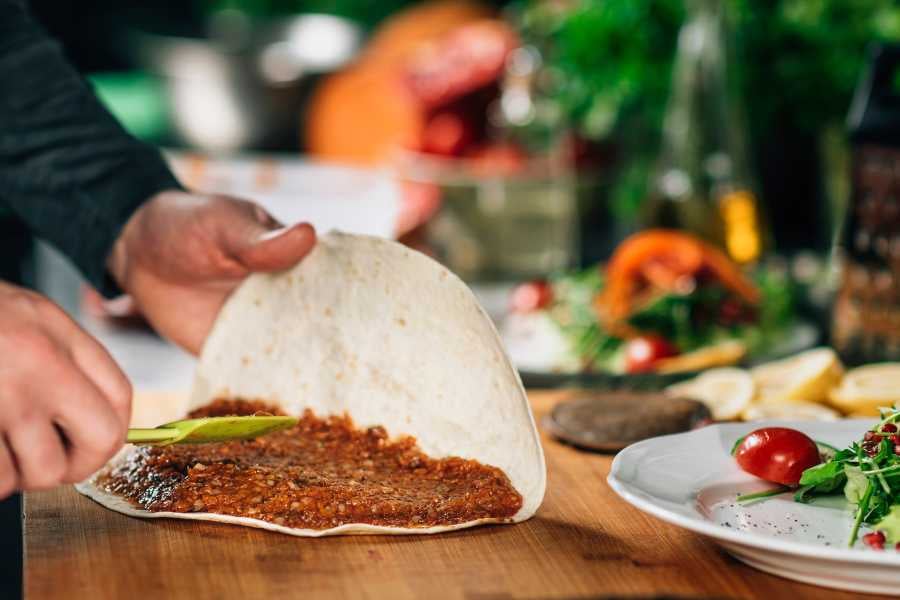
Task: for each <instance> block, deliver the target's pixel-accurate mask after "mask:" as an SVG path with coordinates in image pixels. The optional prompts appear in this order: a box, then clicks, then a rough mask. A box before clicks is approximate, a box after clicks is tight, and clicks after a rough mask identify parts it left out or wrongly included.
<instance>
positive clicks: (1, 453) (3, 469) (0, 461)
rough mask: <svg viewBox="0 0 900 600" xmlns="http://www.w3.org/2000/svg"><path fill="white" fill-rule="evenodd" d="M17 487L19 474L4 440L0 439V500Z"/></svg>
mask: <svg viewBox="0 0 900 600" xmlns="http://www.w3.org/2000/svg"><path fill="white" fill-rule="evenodd" d="M18 486H19V474H18V472H17V471H16V463H15V461H14V460H13V457H12V452H10V449H9V447H8V446H7V445H6V440H5V439H3V438H2V437H0V500H2V499H3V498H6V497H7V496H9V495H10V494H12V493H13V492H14V491H16V488H18Z"/></svg>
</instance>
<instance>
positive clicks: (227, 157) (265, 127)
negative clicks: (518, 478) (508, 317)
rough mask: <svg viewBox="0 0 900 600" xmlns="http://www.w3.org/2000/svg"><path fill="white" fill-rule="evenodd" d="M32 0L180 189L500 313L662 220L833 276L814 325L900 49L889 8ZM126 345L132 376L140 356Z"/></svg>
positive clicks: (58, 267)
mask: <svg viewBox="0 0 900 600" xmlns="http://www.w3.org/2000/svg"><path fill="white" fill-rule="evenodd" d="M31 6H32V9H33V11H34V12H35V14H36V16H37V17H38V19H39V20H40V21H41V22H42V23H43V24H44V25H45V26H46V28H47V29H48V30H49V31H50V32H51V34H52V35H54V36H55V37H57V38H58V39H59V40H60V41H61V42H62V43H63V45H64V47H65V48H66V51H67V52H68V55H69V56H70V58H71V60H72V61H73V62H74V63H75V65H76V66H77V67H78V68H79V69H80V70H81V71H83V72H84V73H85V74H86V76H87V77H88V78H89V79H90V81H91V82H92V84H93V85H94V87H95V89H96V91H97V93H98V95H99V96H100V97H101V99H102V100H103V101H104V102H105V103H106V104H107V106H108V107H109V108H110V110H111V111H112V112H113V113H114V114H115V115H116V116H117V117H118V118H119V119H120V120H121V121H122V122H123V123H124V124H125V126H126V128H127V129H129V130H130V131H131V132H132V133H133V134H134V135H136V136H137V137H140V138H142V139H144V140H147V141H149V142H151V143H153V144H156V145H158V146H160V147H161V148H162V149H163V150H164V152H165V154H166V156H167V158H168V159H169V160H170V162H171V164H172V166H173V168H174V170H175V171H176V173H177V174H178V176H179V177H180V179H181V180H182V182H183V183H184V184H185V185H186V186H187V187H190V188H194V189H198V190H200V191H210V192H224V193H231V194H235V195H240V196H244V197H248V198H251V199H254V200H256V201H259V202H261V203H262V204H263V205H264V206H266V207H267V208H268V209H269V210H270V211H271V212H273V214H274V215H275V216H276V217H278V218H279V219H281V220H283V221H285V222H293V221H298V220H310V221H312V222H313V223H314V224H315V225H316V226H317V227H318V228H319V229H320V230H327V229H330V228H332V227H335V228H340V229H344V230H349V231H355V232H363V233H370V234H374V235H381V236H388V237H395V238H398V239H400V240H401V241H403V242H405V243H407V244H409V245H411V246H413V247H415V248H418V249H420V250H423V251H425V252H427V253H429V254H431V255H433V256H434V257H436V258H437V259H439V260H441V261H443V262H445V263H446V264H447V265H448V266H450V267H451V268H452V269H453V270H454V271H456V272H457V273H459V274H460V275H461V276H462V277H463V278H464V279H466V280H467V281H468V282H470V283H471V284H473V285H474V286H475V288H476V290H477V291H478V293H479V294H480V296H481V297H482V300H483V301H484V302H485V304H486V305H487V306H488V310H489V312H491V313H492V314H493V316H495V317H497V318H498V320H499V319H502V317H503V313H504V312H505V311H507V310H508V294H509V290H510V288H511V286H512V285H513V284H514V283H516V282H521V281H528V280H543V279H546V278H548V277H553V276H554V275H555V274H559V273H566V272H573V269H579V268H582V267H590V266H592V265H596V264H597V263H598V262H602V261H604V260H605V259H607V258H608V257H609V256H610V254H611V252H612V251H613V250H614V249H615V248H616V247H617V246H618V244H619V243H620V242H621V241H622V240H623V239H625V238H626V237H627V236H628V235H629V234H631V233H633V232H635V231H637V230H640V229H643V228H647V227H660V226H664V227H673V228H679V229H683V230H685V231H688V232H690V233H692V234H695V235H697V236H699V237H701V238H703V239H706V240H707V241H710V242H712V243H713V244H715V245H718V246H719V247H720V248H722V249H723V251H725V252H726V253H727V255H728V256H729V257H730V258H731V259H732V260H733V261H734V262H735V263H737V264H740V265H744V266H747V267H750V268H755V267H754V266H755V265H759V264H761V261H763V260H768V257H772V256H777V257H778V258H779V260H782V261H784V260H787V261H788V263H783V264H787V265H788V268H789V269H792V270H791V273H792V275H796V276H797V277H798V278H800V279H802V278H804V277H805V278H806V279H807V283H810V282H811V283H814V284H816V283H821V282H823V281H825V282H826V284H827V285H826V286H825V287H826V288H827V289H825V290H824V291H823V290H819V296H818V297H817V298H818V301H819V307H818V308H819V314H818V316H815V317H814V320H816V319H818V321H819V330H820V331H823V330H827V329H828V320H829V317H828V314H827V313H828V311H829V310H830V304H831V302H832V299H833V298H834V294H835V291H836V290H837V289H838V287H840V286H839V284H838V283H837V282H836V280H831V281H830V283H829V282H828V281H826V280H827V274H828V264H829V256H830V253H831V250H832V248H833V247H834V246H835V241H836V240H838V239H840V237H839V234H838V232H839V230H840V226H841V224H842V223H843V222H844V215H845V214H846V213H847V204H848V202H850V198H851V197H853V196H852V192H851V189H852V188H853V185H852V183H853V181H852V180H853V178H852V177H851V172H852V168H851V165H852V164H853V156H854V148H855V146H854V143H855V142H854V140H856V141H859V140H860V139H863V138H864V137H865V135H864V132H863V130H867V129H868V130H873V129H874V130H876V131H879V130H890V127H887V128H886V129H885V127H884V126H883V124H884V123H891V122H894V123H896V122H897V119H898V118H900V117H897V115H898V114H900V113H897V112H896V111H895V112H894V113H892V114H893V115H894V116H891V114H888V116H887V117H886V119H887V120H882V121H880V123H881V125H879V120H878V119H881V118H882V117H884V114H882V113H883V112H884V111H881V112H879V111H880V109H878V110H875V109H873V108H872V107H873V106H875V104H878V103H872V102H869V100H870V99H871V98H872V97H877V98H882V99H883V98H891V99H893V100H896V99H897V97H898V96H897V94H898V93H900V77H897V76H895V75H891V73H893V72H894V71H892V70H890V69H888V70H885V69H882V70H883V71H884V73H888V75H887V76H885V77H882V76H879V78H877V79H878V81H877V84H878V86H880V89H881V91H878V90H875V91H873V86H872V85H870V83H871V81H869V84H867V83H866V81H867V80H871V79H872V76H871V73H873V72H874V69H875V63H876V62H877V61H878V60H881V61H882V63H884V62H885V61H887V62H888V63H890V64H889V65H888V67H891V68H892V65H894V64H895V63H897V62H898V61H897V57H896V48H895V47H894V46H892V44H893V43H896V42H900V6H898V5H897V4H896V3H895V2H893V1H891V0H852V1H851V0H832V1H825V0H768V1H765V2H759V1H749V0H627V1H626V0H513V1H510V2H499V1H495V2H477V1H475V0H471V1H459V0H431V1H427V2H412V1H408V0H386V1H379V2H372V1H367V0H181V1H179V2H173V1H171V0H158V1H155V2H146V3H120V2H112V1H110V0H82V1H79V2H74V1H71V2H70V1H65V0H55V1H53V2H51V1H48V0H33V1H32V2H31ZM892 52H893V53H894V54H891V53H892ZM879 57H880V58H879ZM883 66H884V65H883ZM867 78H868V79H867ZM876 87H877V86H876ZM856 90H858V91H856ZM885 90H887V91H886V92H885ZM855 91H856V94H857V101H856V104H857V105H858V107H857V113H858V114H857V117H856V120H855V121H854V120H853V119H850V120H849V121H848V114H849V112H850V107H851V100H852V99H853V97H854V93H855ZM873 94H874V96H873ZM885 94H887V95H885ZM881 104H883V102H882V103H881ZM881 104H878V106H881ZM887 104H888V105H890V106H894V108H896V107H897V104H898V103H896V102H894V103H893V104H891V102H888V103H887ZM890 106H888V113H890ZM875 108H878V107H877V106H875ZM863 113H865V114H866V115H868V116H867V118H866V119H862V116H861V115H862V114H863ZM876 113H877V115H881V116H880V117H879V118H878V119H875V121H874V122H873V121H872V119H871V118H870V117H871V116H872V115H873V114H876ZM892 119H893V121H892ZM863 120H865V121H866V122H865V123H863ZM873 123H875V124H874V125H873ZM861 132H863V133H861ZM876 137H877V136H876ZM889 142H890V143H892V144H895V145H896V144H897V143H898V142H897V140H896V138H893V141H890V140H889ZM879 160H882V159H881V158H877V157H876V161H879ZM882 163H884V161H882ZM879 164H881V163H879ZM884 165H887V166H886V167H885V168H887V169H888V170H890V169H893V168H895V167H893V166H891V164H889V163H884ZM898 172H900V169H898ZM888 195H890V194H888ZM891 198H893V197H891ZM891 198H888V201H889V202H888V203H889V204H891V205H893V199H891ZM882 200H884V198H882ZM850 212H851V213H853V211H850ZM876 212H877V210H876ZM895 212H896V211H895ZM854 214H855V213H854ZM872 214H875V213H872ZM878 214H881V213H878ZM891 214H893V213H891ZM873 218H874V219H875V221H877V220H878V217H877V215H875V217H873ZM858 225H859V224H854V225H853V227H854V228H856V227H857V226H858ZM863 229H865V227H863ZM852 233H853V235H856V234H857V233H859V232H858V231H857V230H856V229H854V230H853V232H852ZM863 233H866V232H865V231H863ZM866 235H868V233H866ZM845 237H846V236H845ZM857 237H858V236H857ZM854 239H855V238H854ZM866 239H867V240H868V238H866ZM873 239H874V238H873ZM866 243H869V242H868V241H867V242H866ZM885 243H887V241H885ZM866 248H868V246H866ZM898 248H900V246H898ZM863 250H865V248H863ZM898 255H900V253H898ZM885 256H887V255H885ZM882 259H884V257H882ZM885 260H886V259H885ZM790 261H793V262H790ZM798 261H799V262H798ZM883 263H884V260H882V264H881V266H880V267H879V268H881V267H884V264H883ZM37 266H38V268H37V281H38V284H39V287H40V288H42V289H43V291H45V292H48V293H49V294H50V295H51V296H52V297H54V298H56V299H57V300H59V301H60V302H62V303H63V304H64V305H65V306H67V307H68V308H70V309H72V310H75V311H77V310H78V305H79V302H80V301H81V300H82V297H81V296H80V294H79V292H78V287H79V284H78V278H77V276H76V275H75V274H74V273H73V272H72V271H71V269H69V268H68V267H67V266H66V265H65V261H64V260H62V259H61V258H60V257H59V256H57V255H55V253H54V252H52V251H51V250H48V249H47V248H46V247H42V248H41V249H40V251H39V253H38V260H37ZM766 268H767V269H768V268H769V267H768V266H767V267H766ZM882 270H883V269H882ZM812 280H815V281H812ZM860 281H862V280H860ZM892 281H893V280H892ZM892 285H893V284H892ZM845 287H846V286H845ZM857 287H860V286H857ZM866 287H867V284H866V283H865V282H863V283H862V284H861V287H860V289H863V288H866ZM889 287H890V286H889ZM894 287H896V286H894ZM894 287H891V288H890V289H891V290H893V289H894ZM813 292H815V290H813ZM893 293H894V292H893V291H890V290H888V295H890V294H893ZM813 296H814V299H815V294H813ZM898 297H900V295H898ZM83 299H85V300H87V305H86V306H87V309H88V311H87V312H89V313H90V312H92V311H93V312H94V313H96V314H98V315H102V314H103V312H104V311H103V308H102V307H101V306H100V304H99V300H98V298H97V297H95V296H92V295H91V294H90V293H88V294H87V295H86V296H85V297H84V298H83ZM586 302H587V301H586ZM889 303H890V304H891V306H893V305H894V304H895V302H894V300H893V296H891V298H890V299H889ZM892 310H893V309H892ZM863 312H865V311H863ZM894 329H897V328H894ZM892 335H893V334H892ZM101 337H102V336H101ZM898 340H900V337H898ZM106 341H107V343H108V344H110V345H115V343H116V342H115V338H110V340H106ZM154 343H155V342H154ZM125 354H126V355H127V354H134V356H136V357H138V358H136V359H135V366H134V369H133V370H132V371H130V374H131V375H132V376H134V372H135V371H140V369H141V367H140V365H141V364H144V363H147V362H148V361H146V360H145V358H146V357H145V355H144V353H141V352H136V353H129V352H127V353H125ZM125 362H126V363H127V362H128V361H127V359H125ZM152 362H153V361H149V363H151V364H152ZM126 367H127V365H126ZM126 370H128V369H126ZM183 371H184V373H189V370H188V368H187V367H185V369H183ZM149 376H150V374H149V373H148V377H149ZM185 377H187V375H185ZM137 382H138V383H139V384H140V382H141V378H140V377H137Z"/></svg>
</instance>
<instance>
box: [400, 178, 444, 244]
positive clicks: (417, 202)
mask: <svg viewBox="0 0 900 600" xmlns="http://www.w3.org/2000/svg"><path fill="white" fill-rule="evenodd" d="M400 191H401V195H400V209H399V212H398V214H397V222H396V224H395V226H394V228H395V231H396V233H397V236H398V237H402V236H404V235H406V234H407V233H409V232H411V231H412V230H413V229H415V228H416V227H419V226H420V225H424V224H425V223H427V222H428V221H429V220H430V219H431V218H432V217H433V216H434V215H435V213H437V211H438V209H440V207H441V189H440V187H438V186H437V185H435V184H433V183H422V182H409V181H408V182H403V184H402V185H401V188H400Z"/></svg>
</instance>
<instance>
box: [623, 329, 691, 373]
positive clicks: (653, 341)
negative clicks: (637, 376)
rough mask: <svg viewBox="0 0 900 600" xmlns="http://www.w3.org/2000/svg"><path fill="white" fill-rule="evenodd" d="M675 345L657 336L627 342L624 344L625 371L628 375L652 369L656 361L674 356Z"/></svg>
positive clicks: (676, 351)
mask: <svg viewBox="0 0 900 600" xmlns="http://www.w3.org/2000/svg"><path fill="white" fill-rule="evenodd" d="M677 354H678V348H677V347H675V344H673V343H672V342H670V341H669V340H667V339H666V338H664V337H660V336H658V335H644V336H640V337H636V338H632V339H630V340H628V343H627V344H625V370H626V371H627V372H628V373H644V372H646V371H650V370H652V369H653V366H654V365H655V364H656V362H657V361H659V360H660V359H663V358H668V357H670V356H676V355H677Z"/></svg>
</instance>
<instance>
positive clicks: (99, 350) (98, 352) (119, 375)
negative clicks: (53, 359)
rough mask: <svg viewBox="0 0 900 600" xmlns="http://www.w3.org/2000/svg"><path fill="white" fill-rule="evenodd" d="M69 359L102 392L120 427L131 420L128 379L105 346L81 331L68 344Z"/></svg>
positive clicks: (129, 383) (129, 384)
mask: <svg viewBox="0 0 900 600" xmlns="http://www.w3.org/2000/svg"><path fill="white" fill-rule="evenodd" d="M71 349H72V359H73V360H74V361H75V364H76V365H77V366H78V368H79V369H80V370H81V372H82V373H83V374H84V375H85V376H86V377H87V378H88V379H89V380H90V381H91V383H93V384H94V385H95V386H96V387H97V388H98V390H99V392H102V394H103V396H104V397H105V400H106V401H107V402H108V403H109V406H110V407H111V409H112V410H113V411H114V414H115V415H116V417H117V418H118V421H119V426H120V428H121V429H122V430H124V429H127V428H128V423H129V422H130V421H131V382H129V381H128V377H126V376H125V373H123V372H122V369H120V368H119V365H117V364H116V361H115V360H114V359H113V357H112V356H110V355H109V352H107V351H106V348H104V347H103V346H101V345H100V343H99V342H97V341H96V340H94V339H93V338H91V337H90V336H88V335H87V334H85V335H84V336H81V337H79V339H78V340H77V341H75V342H74V343H73V344H72V346H71Z"/></svg>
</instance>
